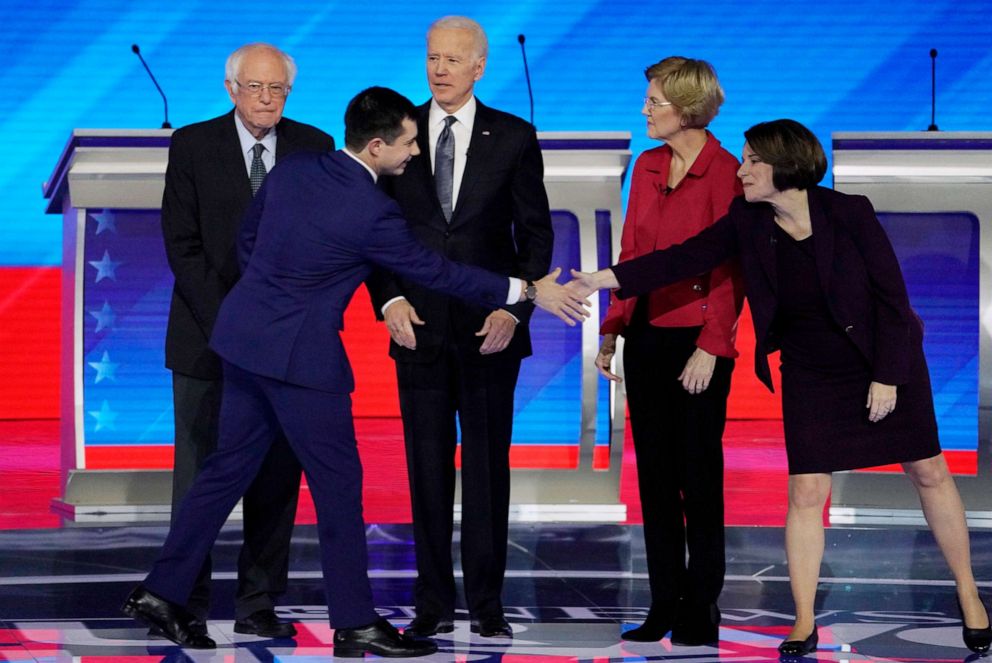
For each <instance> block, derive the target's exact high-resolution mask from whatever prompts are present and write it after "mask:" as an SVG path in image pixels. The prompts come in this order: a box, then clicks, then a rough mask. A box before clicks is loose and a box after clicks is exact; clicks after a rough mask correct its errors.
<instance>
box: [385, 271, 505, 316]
mask: <svg viewBox="0 0 992 663" xmlns="http://www.w3.org/2000/svg"><path fill="white" fill-rule="evenodd" d="M507 278H509V279H510V289H509V290H508V291H507V293H506V303H507V305H510V304H516V303H517V302H519V301H520V291H521V290H523V281H521V280H520V279H518V278H516V277H514V276H509V277H507ZM386 305H387V306H388V305H389V304H388V303H387V304H386ZM518 322H519V320H518Z"/></svg>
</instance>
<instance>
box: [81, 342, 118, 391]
mask: <svg viewBox="0 0 992 663" xmlns="http://www.w3.org/2000/svg"><path fill="white" fill-rule="evenodd" d="M87 363H88V364H89V365H90V366H92V367H93V368H95V369H96V384H100V382H101V381H102V380H103V379H104V378H106V379H108V380H114V381H115V382H116V381H117V375H116V373H117V367H118V366H120V364H115V363H114V362H112V361H110V353H109V352H107V351H106V350H104V351H103V357H101V358H100V361H90V362H87Z"/></svg>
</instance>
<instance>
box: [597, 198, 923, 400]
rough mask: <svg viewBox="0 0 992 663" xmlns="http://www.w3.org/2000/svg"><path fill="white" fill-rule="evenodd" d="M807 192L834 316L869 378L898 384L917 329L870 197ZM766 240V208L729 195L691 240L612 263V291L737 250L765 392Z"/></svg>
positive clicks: (768, 346) (770, 344)
mask: <svg viewBox="0 0 992 663" xmlns="http://www.w3.org/2000/svg"><path fill="white" fill-rule="evenodd" d="M808 193H809V211H810V220H811V222H812V226H813V252H814V257H815V261H816V268H817V272H818V274H819V277H820V285H821V286H822V288H823V291H824V293H826V298H827V304H828V307H829V309H830V313H831V316H832V317H833V320H834V322H835V323H836V324H837V325H838V327H839V328H840V329H842V330H844V332H846V333H847V335H848V336H849V337H850V339H851V340H852V341H853V342H854V344H855V345H856V346H857V347H858V349H859V350H860V352H861V354H862V355H864V357H865V360H866V361H867V362H868V365H869V366H870V367H871V374H872V380H874V381H875V382H880V383H882V384H890V385H899V384H905V383H906V382H908V381H909V375H910V368H911V364H912V360H913V358H914V356H915V353H917V352H918V351H919V350H920V347H921V345H922V342H923V325H922V322H921V321H920V319H919V317H917V315H916V314H915V313H914V312H913V309H912V308H911V307H910V305H909V297H908V295H907V294H906V284H905V281H904V280H903V277H902V270H901V269H900V268H899V262H898V260H897V259H896V256H895V252H894V251H893V250H892V244H891V243H890V242H889V238H888V236H887V235H886V234H885V231H884V230H883V229H882V226H881V224H879V222H878V218H877V217H876V216H875V210H874V208H873V207H872V205H871V202H870V201H869V200H868V199H867V198H865V197H864V196H851V195H847V194H843V193H840V192H837V191H833V190H831V189H825V188H823V187H812V188H810V189H809V191H808ZM775 241H776V240H775V215H774V211H773V210H772V207H771V205H769V204H767V203H748V202H747V201H746V200H745V199H744V197H743V196H740V197H737V198H735V199H734V201H733V203H731V206H730V210H729V211H728V213H727V215H726V216H724V217H723V218H722V219H720V220H719V221H717V222H716V223H715V224H714V225H712V226H710V227H709V228H707V229H706V230H704V231H703V232H701V233H699V234H698V235H696V236H695V237H692V238H690V239H688V240H686V241H685V242H683V243H682V244H679V245H676V246H673V247H670V248H668V249H665V250H662V251H655V252H654V253H650V254H647V255H645V256H642V257H640V258H635V259H633V260H629V261H627V262H624V263H620V264H618V265H614V266H613V267H612V268H611V269H612V270H613V272H614V273H615V274H616V277H617V280H618V281H619V282H620V289H619V290H618V291H617V296H618V297H620V298H626V297H632V296H637V295H641V294H644V293H646V292H649V291H650V290H652V289H654V288H657V287H659V286H662V285H667V284H669V283H674V282H677V281H681V280H682V279H684V278H686V277H689V276H693V275H696V274H700V273H705V272H708V271H710V270H711V269H713V268H714V267H716V266H717V265H719V264H721V263H722V262H724V261H725V260H727V259H728V258H730V257H731V256H739V257H740V264H741V271H742V272H743V275H744V286H745V294H746V296H747V299H748V303H749V305H750V307H751V317H752V319H753V321H754V336H755V341H756V345H755V351H754V352H755V356H754V370H755V373H757V375H758V378H759V379H760V380H761V381H762V382H764V383H765V384H766V385H767V386H768V388H769V389H772V381H771V372H770V370H769V368H768V359H767V355H768V354H769V353H770V352H773V351H775V350H776V349H778V341H777V339H776V338H775V333H774V328H773V325H774V321H775V314H776V309H777V303H778V299H777V291H778V279H779V275H778V270H777V266H776V258H775V255H776V252H775Z"/></svg>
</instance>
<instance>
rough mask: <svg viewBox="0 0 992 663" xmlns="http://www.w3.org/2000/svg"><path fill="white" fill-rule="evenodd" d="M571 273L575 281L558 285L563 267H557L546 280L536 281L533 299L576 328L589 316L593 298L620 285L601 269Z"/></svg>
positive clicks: (607, 272) (607, 270) (524, 297)
mask: <svg viewBox="0 0 992 663" xmlns="http://www.w3.org/2000/svg"><path fill="white" fill-rule="evenodd" d="M571 274H572V280H571V281H569V282H568V283H565V284H561V283H558V276H559V275H561V267H557V268H555V270H554V271H553V272H551V273H550V274H548V275H547V276H545V277H544V278H542V279H540V280H539V281H534V289H535V291H536V292H534V293H533V297H532V298H531V299H532V300H533V302H534V303H535V304H536V305H537V306H539V307H540V308H542V309H544V310H545V311H547V312H548V313H551V314H552V315H556V316H558V317H559V318H561V319H562V320H563V321H564V322H565V324H566V325H569V326H572V327H574V326H575V323H576V322H582V321H583V320H585V319H586V318H587V317H589V309H588V307H589V305H590V304H589V300H588V297H589V295H591V294H593V293H594V292H596V291H597V290H599V289H601V288H615V287H618V286H619V284H618V283H617V280H616V277H615V276H614V275H613V271H612V270H610V269H601V270H600V271H598V272H580V271H577V270H574V269H573V270H571ZM525 286H526V284H525ZM525 299H528V297H527V291H526V287H525V288H524V289H523V290H522V291H521V293H520V301H524V300H525Z"/></svg>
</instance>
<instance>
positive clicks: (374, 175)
mask: <svg viewBox="0 0 992 663" xmlns="http://www.w3.org/2000/svg"><path fill="white" fill-rule="evenodd" d="M341 152H343V153H344V154H346V155H347V156H349V157H351V158H352V159H354V160H355V161H357V162H358V163H360V164H362V168H364V169H365V170H367V171H369V175H371V176H372V181H373V182H378V181H379V175H378V173H376V172H375V171H374V170H372V168H371V167H370V166H369V165H368V164H367V163H365V162H364V161H362V160H361V158H360V157H359V156H358V155H357V154H355V153H354V152H352V151H351V150H349V149H348V148H347V147H344V148H341Z"/></svg>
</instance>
